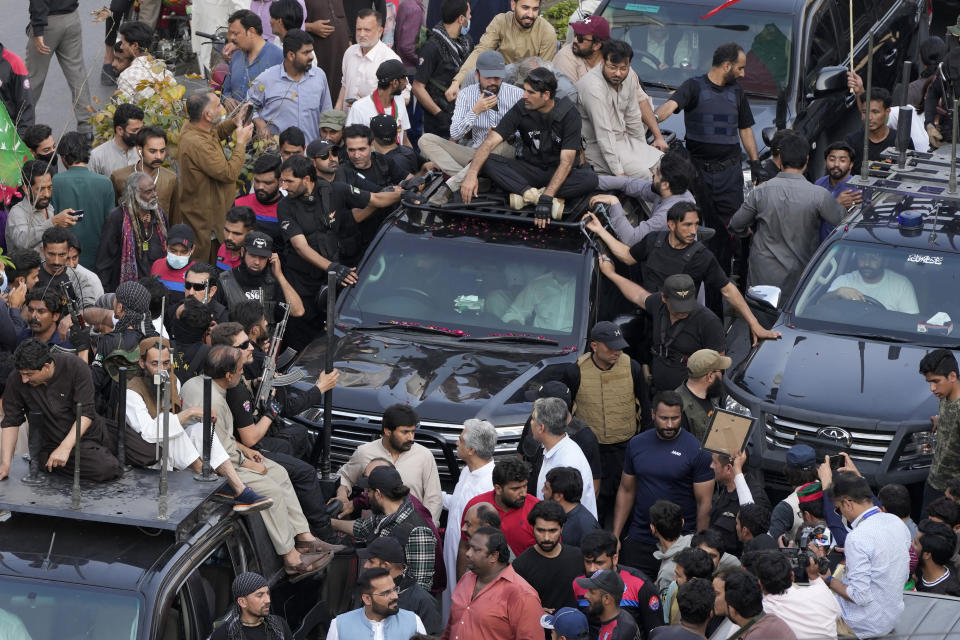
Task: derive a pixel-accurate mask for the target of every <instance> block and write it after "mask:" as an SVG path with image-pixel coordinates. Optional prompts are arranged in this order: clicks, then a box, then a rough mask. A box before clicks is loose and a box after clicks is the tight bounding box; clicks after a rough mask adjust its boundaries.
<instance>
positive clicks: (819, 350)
mask: <svg viewBox="0 0 960 640" xmlns="http://www.w3.org/2000/svg"><path fill="white" fill-rule="evenodd" d="M907 165H908V166H907V168H906V169H905V170H898V169H897V168H896V166H895V165H889V164H886V165H875V166H874V167H873V169H872V171H873V176H872V177H870V178H868V181H867V183H866V186H865V187H864V186H861V183H859V180H860V179H859V178H854V179H852V180H851V183H850V185H851V188H853V187H856V188H863V189H864V203H865V204H864V205H863V206H862V207H861V208H860V209H858V210H856V211H855V212H854V213H853V214H852V215H851V216H850V217H848V218H847V219H846V220H845V221H844V222H843V223H842V225H841V226H840V227H838V228H837V229H836V230H834V232H833V233H832V234H831V235H830V236H829V237H828V238H827V240H826V241H825V242H824V243H823V244H822V245H821V246H820V249H819V250H818V251H817V253H816V255H815V256H814V257H813V259H812V260H811V261H810V264H809V265H808V266H807V268H806V269H805V271H804V273H803V275H802V276H801V278H800V281H799V284H798V285H797V287H796V289H795V291H794V292H793V293H792V294H791V295H790V296H789V299H787V300H783V301H781V302H785V304H783V305H782V306H780V307H779V308H780V311H779V313H777V311H775V310H773V307H772V306H770V305H771V304H772V305H774V306H775V305H777V302H778V300H777V298H778V296H779V290H777V289H776V288H773V287H759V288H758V287H751V289H750V290H748V292H747V299H748V301H749V302H751V304H752V305H756V308H757V310H758V311H759V312H760V314H761V315H762V314H763V312H764V307H765V311H766V312H767V313H770V312H771V311H773V313H774V315H777V319H776V321H775V328H776V329H777V330H778V331H780V332H781V333H782V334H783V338H782V339H781V340H777V341H767V342H764V343H762V344H760V345H759V346H758V347H756V348H750V346H749V341H748V338H749V332H748V331H746V328H745V326H744V325H743V323H742V322H739V321H738V322H735V323H734V324H733V326H732V329H731V332H730V334H728V343H727V346H728V349H729V351H730V355H731V357H732V358H733V359H734V362H735V363H738V364H735V365H734V367H733V368H732V369H730V370H729V371H728V372H727V374H726V378H725V382H726V388H727V392H728V394H729V397H728V400H727V408H728V409H730V410H733V411H737V412H740V413H743V414H747V415H751V416H753V417H754V418H756V419H757V423H756V425H755V428H754V431H753V435H752V437H751V439H750V442H749V447H750V449H749V450H750V453H751V459H752V460H753V462H754V463H755V464H759V465H760V466H761V467H762V469H763V471H764V475H765V476H766V478H767V481H768V485H769V484H774V485H777V486H778V487H779V488H784V487H783V477H782V468H783V464H784V458H785V453H786V450H787V448H789V447H790V446H792V445H794V444H798V443H805V444H809V445H811V446H813V448H814V449H815V450H816V451H817V452H818V453H819V454H820V455H824V454H830V455H834V454H836V453H838V452H840V451H846V452H847V453H848V454H849V455H850V457H851V458H852V459H853V460H854V461H855V463H856V465H857V466H858V467H859V469H860V470H861V472H863V474H864V475H865V476H866V477H868V478H869V479H870V480H871V482H872V483H874V484H876V485H878V486H882V485H883V484H886V483H889V482H898V483H902V484H907V485H911V484H914V485H915V484H918V483H922V482H923V481H924V480H925V479H926V476H927V474H928V471H929V467H930V461H931V454H932V448H933V447H932V444H931V442H930V437H931V434H930V429H931V422H930V417H931V416H932V415H935V414H936V413H937V400H936V398H935V397H934V396H933V395H932V394H931V393H930V389H929V386H928V385H927V383H926V382H924V380H923V378H922V377H921V376H920V375H919V373H918V372H917V371H918V365H919V362H920V359H921V358H922V357H923V356H924V354H925V353H927V352H928V351H929V350H931V349H934V348H939V347H945V348H951V349H955V348H957V347H958V346H960V338H958V331H960V328H958V326H957V325H956V324H955V323H960V298H958V297H957V295H956V291H957V281H958V278H960V248H958V245H957V240H958V232H960V226H958V221H960V199H958V196H957V195H950V194H949V193H948V187H947V175H948V173H949V168H948V167H949V163H948V162H947V161H946V160H944V159H939V158H937V157H933V156H931V154H920V153H913V152H910V154H909V158H908V162H907ZM881 167H882V168H881ZM882 269H885V272H883V273H882V272H881V270H882ZM881 275H882V278H883V279H882V280H881V281H880V284H879V285H873V286H871V285H869V284H864V281H866V282H867V283H869V282H873V281H876V280H877V279H878V278H879V277H881ZM841 288H847V290H846V291H840V289H841ZM850 289H855V290H856V291H858V292H859V293H860V294H862V296H863V298H862V299H856V300H855V299H849V298H859V296H856V295H849V290H850ZM762 300H766V302H762Z"/></svg>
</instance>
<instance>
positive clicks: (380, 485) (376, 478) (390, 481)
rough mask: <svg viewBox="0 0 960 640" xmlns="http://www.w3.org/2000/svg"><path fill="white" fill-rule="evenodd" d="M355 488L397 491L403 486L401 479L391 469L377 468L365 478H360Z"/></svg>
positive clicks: (397, 473)
mask: <svg viewBox="0 0 960 640" xmlns="http://www.w3.org/2000/svg"><path fill="white" fill-rule="evenodd" d="M357 486H358V487H360V488H361V489H380V490H381V491H387V490H390V489H399V488H400V487H402V486H403V478H401V477H400V473H399V472H398V471H397V470H396V469H394V468H393V467H377V468H376V469H374V470H373V471H371V472H370V475H369V476H367V477H366V478H360V480H358V481H357Z"/></svg>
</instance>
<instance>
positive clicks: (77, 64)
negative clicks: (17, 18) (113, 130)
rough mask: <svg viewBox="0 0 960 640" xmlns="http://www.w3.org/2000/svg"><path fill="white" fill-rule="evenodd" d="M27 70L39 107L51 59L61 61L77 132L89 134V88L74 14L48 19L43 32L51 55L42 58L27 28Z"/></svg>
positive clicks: (90, 128)
mask: <svg viewBox="0 0 960 640" xmlns="http://www.w3.org/2000/svg"><path fill="white" fill-rule="evenodd" d="M27 37H28V38H29V39H28V40H27V55H26V60H25V61H26V63H27V71H29V72H30V86H31V88H32V89H33V103H34V104H40V96H41V95H42V94H43V85H44V83H45V82H46V81H47V72H48V71H49V70H50V60H51V59H52V58H53V56H54V54H56V56H57V60H58V61H59V62H60V69H62V70H63V75H64V76H65V77H66V79H67V85H68V86H69V87H70V94H71V98H72V99H73V113H74V115H75V116H76V118H77V131H79V132H81V133H88V132H92V131H93V127H92V126H91V125H90V123H89V122H87V118H89V117H90V113H89V112H88V111H87V107H88V106H89V105H90V88H89V87H88V86H87V70H86V68H85V67H84V64H83V28H82V27H81V25H80V16H79V15H78V14H77V12H76V11H74V12H72V13H65V14H60V15H52V16H48V17H47V26H46V27H45V28H44V30H43V41H44V44H46V45H47V46H48V47H50V51H51V53H50V55H47V56H45V55H41V54H40V52H38V51H37V48H36V47H35V46H34V45H33V39H32V38H33V32H32V30H31V29H29V28H28V29H27Z"/></svg>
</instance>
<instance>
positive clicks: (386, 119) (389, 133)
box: [370, 113, 397, 140]
mask: <svg viewBox="0 0 960 640" xmlns="http://www.w3.org/2000/svg"><path fill="white" fill-rule="evenodd" d="M370 130H371V131H372V132H373V137H374V138H378V139H380V140H392V139H394V138H396V137H397V119H396V118H394V117H393V116H391V115H387V114H386V113H381V114H380V115H377V116H374V117H373V118H371V119H370Z"/></svg>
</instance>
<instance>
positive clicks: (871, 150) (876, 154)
mask: <svg viewBox="0 0 960 640" xmlns="http://www.w3.org/2000/svg"><path fill="white" fill-rule="evenodd" d="M844 141H845V142H846V143H847V144H849V145H850V146H851V147H853V169H852V170H851V171H852V173H854V174H857V173H860V156H862V155H863V127H861V128H860V129H859V130H857V131H854V132H853V133H851V134H849V135H848V136H847V137H846V138H844ZM895 146H897V130H896V129H894V128H893V127H888V131H887V137H886V138H884V139H883V140H882V141H881V142H874V141H873V140H871V141H870V144H869V147H868V150H867V158H868V159H870V160H880V158H881V154H882V153H883V150H884V149H886V148H887V147H895ZM907 149H913V140H912V139H910V138H908V143H907Z"/></svg>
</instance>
